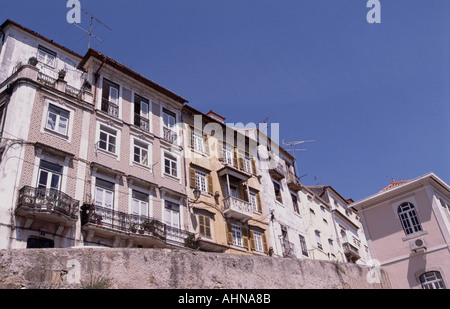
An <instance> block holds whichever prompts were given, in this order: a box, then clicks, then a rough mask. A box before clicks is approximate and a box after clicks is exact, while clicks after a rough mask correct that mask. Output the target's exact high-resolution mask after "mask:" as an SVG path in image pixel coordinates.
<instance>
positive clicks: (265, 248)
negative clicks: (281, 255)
mask: <svg viewBox="0 0 450 309" xmlns="http://www.w3.org/2000/svg"><path fill="white" fill-rule="evenodd" d="M261 237H262V241H263V248H264V252H265V253H266V254H269V248H268V246H267V238H266V233H265V232H264V233H263V234H262V235H261Z"/></svg>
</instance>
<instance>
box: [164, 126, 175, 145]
mask: <svg viewBox="0 0 450 309" xmlns="http://www.w3.org/2000/svg"><path fill="white" fill-rule="evenodd" d="M163 138H164V140H166V141H167V142H169V143H171V144H174V143H175V142H176V140H177V138H178V135H177V133H175V132H174V131H172V130H171V129H169V128H166V127H163Z"/></svg>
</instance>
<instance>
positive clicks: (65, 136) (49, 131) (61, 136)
mask: <svg viewBox="0 0 450 309" xmlns="http://www.w3.org/2000/svg"><path fill="white" fill-rule="evenodd" d="M44 132H45V133H47V134H50V135H52V136H54V137H57V138H59V139H62V140H64V141H66V142H69V136H68V135H64V134H61V133H59V132H56V131H53V130H52V129H48V128H46V127H44Z"/></svg>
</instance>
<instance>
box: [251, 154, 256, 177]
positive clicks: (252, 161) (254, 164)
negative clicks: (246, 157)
mask: <svg viewBox="0 0 450 309" xmlns="http://www.w3.org/2000/svg"><path fill="white" fill-rule="evenodd" d="M250 162H251V164H252V171H253V174H255V175H256V161H255V158H252V159H251V161H250Z"/></svg>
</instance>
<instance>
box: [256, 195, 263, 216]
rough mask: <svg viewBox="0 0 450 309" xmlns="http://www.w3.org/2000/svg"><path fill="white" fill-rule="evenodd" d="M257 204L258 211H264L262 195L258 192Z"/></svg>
mask: <svg viewBox="0 0 450 309" xmlns="http://www.w3.org/2000/svg"><path fill="white" fill-rule="evenodd" d="M256 204H257V206H258V211H259V212H260V213H262V205H261V196H260V195H259V193H256Z"/></svg>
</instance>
